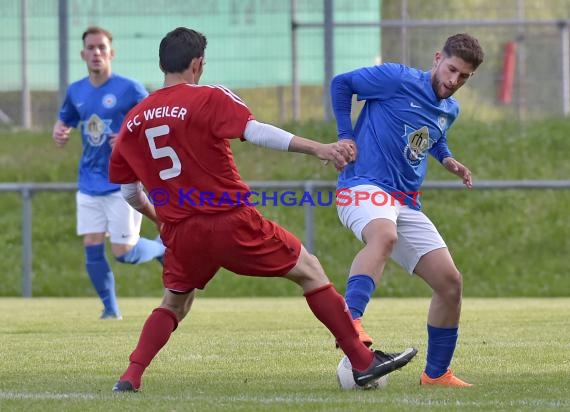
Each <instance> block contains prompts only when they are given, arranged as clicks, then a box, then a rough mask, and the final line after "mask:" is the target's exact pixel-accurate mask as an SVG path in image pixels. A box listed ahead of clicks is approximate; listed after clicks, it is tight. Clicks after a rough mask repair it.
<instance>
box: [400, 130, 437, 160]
mask: <svg viewBox="0 0 570 412" xmlns="http://www.w3.org/2000/svg"><path fill="white" fill-rule="evenodd" d="M404 137H405V139H406V141H407V144H406V146H405V147H404V157H405V158H406V160H407V162H408V163H409V164H410V165H411V166H417V165H419V164H420V163H421V161H422V160H423V159H424V158H425V157H426V153H427V151H428V150H429V149H430V147H431V146H432V145H433V143H434V142H433V140H431V139H430V137H429V129H428V127H427V126H423V127H421V128H419V129H416V130H414V129H412V128H411V127H409V126H408V125H405V126H404Z"/></svg>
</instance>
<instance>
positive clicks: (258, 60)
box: [0, 0, 570, 128]
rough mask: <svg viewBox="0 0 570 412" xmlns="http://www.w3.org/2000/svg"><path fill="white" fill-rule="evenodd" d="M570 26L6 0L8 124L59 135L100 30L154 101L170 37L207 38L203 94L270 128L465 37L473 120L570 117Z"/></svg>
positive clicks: (0, 106) (382, 2)
mask: <svg viewBox="0 0 570 412" xmlns="http://www.w3.org/2000/svg"><path fill="white" fill-rule="evenodd" d="M569 19H570V0H504V1H501V2H497V1H495V0H465V1H463V0H451V1H450V0H430V1H424V0H359V1H357V2H355V1H352V0H289V1H286V0H247V1H246V0H171V1H169V2H160V1H156V0H123V1H121V2H119V1H116V2H115V1H106V0H19V1H14V0H0V42H2V44H3V51H4V53H2V55H0V79H1V80H0V124H2V123H7V124H12V125H23V126H25V127H29V126H32V127H35V128H48V127H51V125H52V124H53V121H54V119H55V118H56V114H57V109H58V105H59V102H60V100H61V90H63V89H64V88H65V87H66V86H67V83H68V82H70V81H73V80H77V79H78V78H79V77H80V76H83V75H84V74H85V67H84V64H83V62H82V61H81V60H80V59H79V56H78V54H79V53H78V52H79V50H80V48H81V41H80V35H81V32H82V31H83V30H84V29H85V27H87V26H88V25H90V24H98V25H102V26H104V27H108V28H110V29H111V30H112V31H114V32H115V33H116V34H115V41H114V44H115V48H116V49H117V59H116V60H115V62H114V69H116V70H117V71H118V72H121V73H122V74H124V75H127V76H132V77H136V78H139V79H140V80H141V81H143V83H145V84H147V86H148V88H149V89H151V90H153V89H155V88H157V87H159V86H160V82H161V80H162V79H161V76H160V73H159V71H158V69H157V67H156V66H157V64H156V54H157V52H156V49H157V45H158V42H159V41H160V38H161V37H162V36H163V35H164V33H166V31H168V30H170V29H172V28H174V27H176V26H177V25H186V26H191V27H195V28H197V29H199V30H201V31H203V32H204V33H206V34H207V35H208V36H209V38H210V39H211V42H210V44H209V46H208V53H209V56H210V58H209V62H210V64H209V66H208V69H207V72H206V74H205V77H204V81H206V82H208V83H224V84H226V85H227V86H228V87H231V88H232V89H234V90H236V91H237V92H238V94H241V95H242V97H245V98H246V102H247V103H248V104H249V106H250V107H251V108H252V109H253V111H254V113H256V116H257V117H258V118H260V119H263V120H264V121H269V122H275V121H284V120H288V119H298V120H307V119H323V118H325V119H326V118H330V104H329V103H328V99H327V97H328V82H329V80H330V77H331V76H332V75H333V74H335V73H339V72H342V71H346V70H349V69H353V68H356V67H359V66H363V65H373V64H375V63H378V62H380V61H398V62H403V63H405V64H409V65H412V66H415V67H419V68H424V69H429V67H430V66H431V63H432V59H433V53H434V52H435V51H436V50H438V49H439V48H440V47H441V46H442V43H443V41H444V40H445V38H446V37H447V36H449V35H450V34H453V33H455V32H459V31H468V32H470V33H471V34H473V35H475V36H476V37H478V38H479V39H480V40H481V43H482V44H483V47H484V49H485V51H486V56H487V57H486V61H485V62H484V64H483V65H482V66H481V67H480V68H479V70H478V72H477V75H476V76H475V77H474V78H473V79H471V80H470V81H469V83H468V84H467V85H466V86H465V87H464V88H463V89H462V90H460V91H459V92H458V98H459V101H460V102H461V104H462V108H463V114H462V116H463V117H465V116H468V117H472V118H476V119H480V120H495V119H505V118H518V119H519V120H521V121H524V120H527V119H532V118H536V117H546V116H560V115H568V113H569V111H570V97H569V96H570V81H569V76H570V67H569V66H570V63H569V62H570V53H569V51H568V49H569V47H570V46H569V43H570V39H569V34H568V27H569V22H570V20H569ZM66 28H67V29H66ZM507 45H511V46H514V47H511V48H510V49H509V50H513V51H514V53H515V55H516V56H515V57H516V58H515V60H514V61H513V62H512V63H513V64H511V65H510V66H509V68H510V69H511V70H512V73H511V74H510V75H509V76H510V77H509V78H506V76H507V75H508V73H507V71H506V69H505V47H506V46H507ZM269 75H270V76H269ZM506 81H508V83H509V87H510V88H511V89H512V90H511V91H510V92H511V93H510V94H509V96H508V97H509V98H508V99H505V98H504V96H502V98H501V96H499V94H500V91H501V90H503V89H504V87H505V82H506ZM271 100H273V101H274V104H268V101H271Z"/></svg>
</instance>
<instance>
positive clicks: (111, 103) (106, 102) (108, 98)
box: [101, 93, 117, 109]
mask: <svg viewBox="0 0 570 412" xmlns="http://www.w3.org/2000/svg"><path fill="white" fill-rule="evenodd" d="M101 104H102V105H103V107H105V108H107V109H111V108H113V107H115V105H116V104H117V98H116V97H115V95H114V94H110V93H109V94H106V95H105V96H103V100H102V101H101Z"/></svg>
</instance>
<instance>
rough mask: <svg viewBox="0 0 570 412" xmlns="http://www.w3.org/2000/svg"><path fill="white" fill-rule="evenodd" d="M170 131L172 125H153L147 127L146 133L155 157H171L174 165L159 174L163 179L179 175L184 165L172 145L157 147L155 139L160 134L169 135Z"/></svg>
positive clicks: (151, 151)
mask: <svg viewBox="0 0 570 412" xmlns="http://www.w3.org/2000/svg"><path fill="white" fill-rule="evenodd" d="M169 132H170V127H168V126H167V125H162V126H156V127H151V128H150V129H145V131H144V134H145V135H146V140H147V141H148V146H149V147H150V153H151V154H152V157H153V159H161V158H163V157H169V158H170V160H172V167H170V168H168V169H163V170H161V171H160V173H159V174H158V175H159V176H160V178H161V179H162V180H168V179H172V178H174V177H176V176H178V175H179V174H180V172H181V169H182V165H181V164H180V158H179V157H178V155H177V154H176V152H175V151H174V149H173V148H172V147H170V146H165V147H161V148H157V147H156V143H155V142H154V139H156V138H157V137H160V136H167V135H168V133H169Z"/></svg>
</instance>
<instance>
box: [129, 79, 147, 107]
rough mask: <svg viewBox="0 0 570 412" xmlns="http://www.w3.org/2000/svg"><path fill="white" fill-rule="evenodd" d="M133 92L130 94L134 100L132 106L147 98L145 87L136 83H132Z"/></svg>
mask: <svg viewBox="0 0 570 412" xmlns="http://www.w3.org/2000/svg"><path fill="white" fill-rule="evenodd" d="M133 89H134V90H133V92H132V96H133V99H134V103H133V106H134V105H135V104H137V103H140V101H141V100H142V99H144V98H145V97H147V96H148V91H147V90H146V89H145V87H144V86H143V85H142V84H141V83H139V82H137V81H133Z"/></svg>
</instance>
